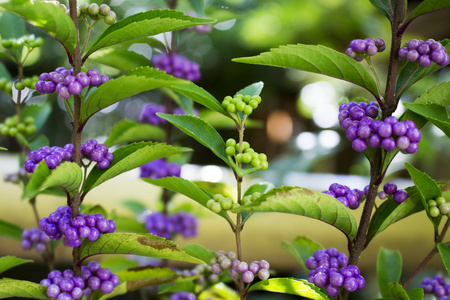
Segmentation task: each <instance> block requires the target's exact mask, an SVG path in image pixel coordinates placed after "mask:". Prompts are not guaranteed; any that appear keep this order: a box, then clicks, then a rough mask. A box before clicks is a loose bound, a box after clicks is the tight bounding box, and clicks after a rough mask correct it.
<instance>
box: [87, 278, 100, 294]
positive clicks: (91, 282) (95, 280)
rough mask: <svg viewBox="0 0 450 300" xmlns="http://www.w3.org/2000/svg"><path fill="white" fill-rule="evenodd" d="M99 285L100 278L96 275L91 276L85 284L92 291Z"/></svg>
mask: <svg viewBox="0 0 450 300" xmlns="http://www.w3.org/2000/svg"><path fill="white" fill-rule="evenodd" d="M100 285H101V280H100V278H98V277H97V276H91V277H90V278H89V279H88V281H87V286H88V287H89V288H90V289H91V290H93V291H95V290H98V289H99V288H100Z"/></svg>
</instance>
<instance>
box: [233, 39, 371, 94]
mask: <svg viewBox="0 0 450 300" xmlns="http://www.w3.org/2000/svg"><path fill="white" fill-rule="evenodd" d="M233 61H235V62H243V63H249V64H259V65H266V66H275V67H282V68H290V69H297V70H302V71H307V72H313V73H319V74H323V75H327V76H331V77H335V78H338V79H342V80H345V81H349V82H352V83H354V84H356V85H359V86H361V87H363V88H365V89H367V90H368V91H369V92H371V93H372V94H373V95H375V96H377V95H378V92H377V85H376V83H375V81H374V79H373V78H372V76H371V75H370V73H369V72H368V71H367V70H366V69H365V68H364V67H363V66H362V65H361V64H359V63H358V62H357V61H355V60H354V59H352V58H350V57H348V56H347V55H345V54H344V53H340V52H337V51H335V50H333V49H331V48H327V47H325V46H321V45H317V46H316V45H302V44H297V45H287V46H281V47H279V48H274V49H271V50H270V52H264V53H261V54H259V55H258V56H253V57H242V58H235V59H233Z"/></svg>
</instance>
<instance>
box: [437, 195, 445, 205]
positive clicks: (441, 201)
mask: <svg viewBox="0 0 450 300" xmlns="http://www.w3.org/2000/svg"><path fill="white" fill-rule="evenodd" d="M446 202H447V201H446V200H445V198H444V197H442V196H439V197H437V198H436V204H437V206H440V205H441V204H444V203H446Z"/></svg>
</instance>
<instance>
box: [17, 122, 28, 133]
mask: <svg viewBox="0 0 450 300" xmlns="http://www.w3.org/2000/svg"><path fill="white" fill-rule="evenodd" d="M25 128H26V126H25V124H24V123H19V124H17V130H18V131H19V132H24V131H25Z"/></svg>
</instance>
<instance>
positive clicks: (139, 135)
mask: <svg viewBox="0 0 450 300" xmlns="http://www.w3.org/2000/svg"><path fill="white" fill-rule="evenodd" d="M163 139H164V131H163V130H162V129H161V128H160V127H157V126H153V125H150V124H142V123H139V122H136V121H132V120H122V121H120V122H119V123H117V124H116V125H115V126H114V127H113V129H112V131H111V133H110V134H109V136H108V139H107V140H106V141H105V142H104V144H105V145H106V146H108V147H111V146H114V145H117V144H122V143H130V142H136V141H142V140H147V141H148V140H156V141H162V140H163Z"/></svg>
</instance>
